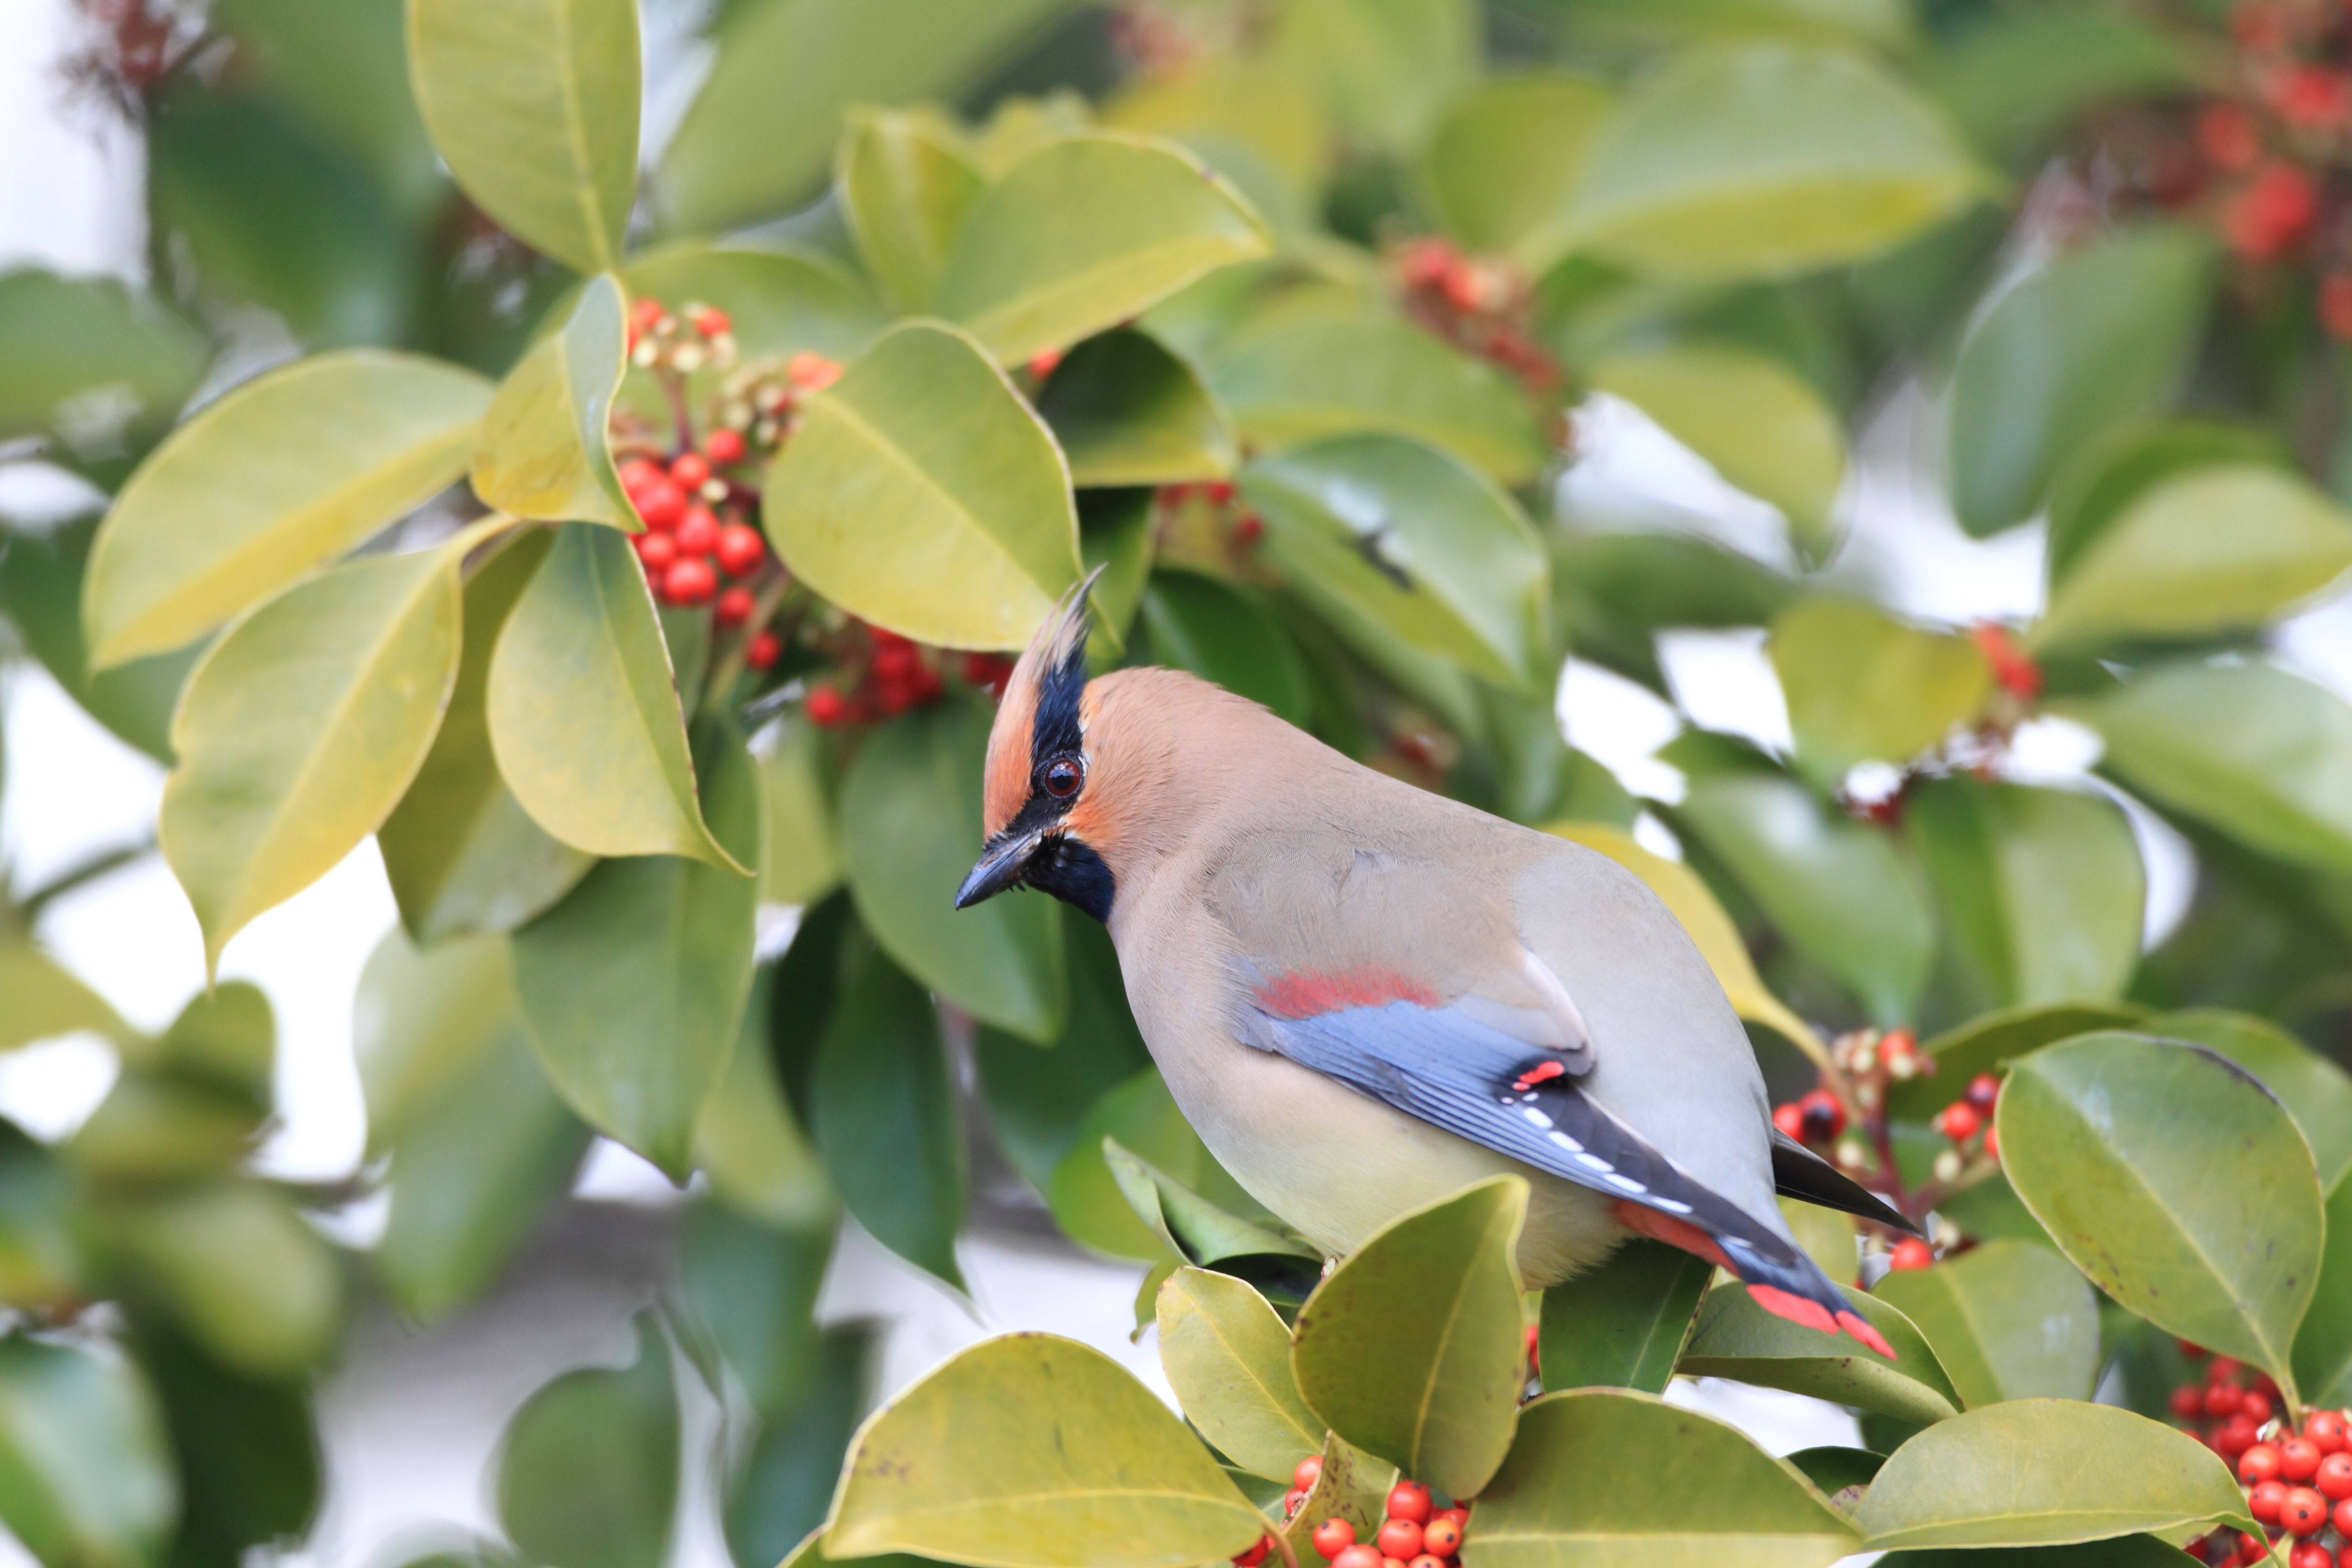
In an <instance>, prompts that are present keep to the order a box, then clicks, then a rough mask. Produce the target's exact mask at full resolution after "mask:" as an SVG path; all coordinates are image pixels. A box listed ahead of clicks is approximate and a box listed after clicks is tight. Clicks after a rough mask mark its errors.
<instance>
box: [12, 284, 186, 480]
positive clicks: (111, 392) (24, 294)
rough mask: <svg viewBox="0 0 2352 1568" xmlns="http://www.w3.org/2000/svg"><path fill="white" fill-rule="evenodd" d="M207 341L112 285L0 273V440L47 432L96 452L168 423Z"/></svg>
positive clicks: (154, 306)
mask: <svg viewBox="0 0 2352 1568" xmlns="http://www.w3.org/2000/svg"><path fill="white" fill-rule="evenodd" d="M205 357H206V353H205V340H204V338H203V337H202V336H201V335H200V334H199V333H197V332H196V331H194V329H193V328H191V327H189V326H188V325H187V324H186V323H185V322H184V321H180V320H179V319H178V318H177V317H175V316H173V315H172V314H170V313H169V312H168V311H166V310H163V309H162V308H161V307H160V306H158V305H157V304H155V303H154V302H153V301H152V300H148V299H147V298H145V297H144V296H142V295H139V294H134V293H132V292H131V290H130V289H125V288H124V287H123V286H122V284H121V283H120V282H119V281H117V280H116V279H111V278H62V277H59V276H58V274H56V273H54V272H47V271H43V270H41V269H40V268H32V267H25V268H12V269H11V270H9V271H7V272H5V273H0V364H5V366H6V367H7V368H6V370H5V371H0V439H6V440H15V439H16V438H18V437H25V436H37V435H41V434H43V433H45V432H54V433H57V434H58V435H60V436H63V437H65V439H66V441H67V444H68V446H72V447H77V448H79V447H84V446H93V447H100V448H103V447H107V446H110V445H113V444H115V443H118V442H120V441H121V440H122V439H123V438H124V435H125V433H126V431H128V432H147V431H152V430H156V429H159V428H161V427H162V426H164V425H167V424H169V423H170V422H171V419H172V416H173V415H174V414H176V413H177V412H178V411H179V407H180V405H181V403H182V402H184V400H185V399H186V397H187V395H188V394H189V393H191V392H193V391H194V390H195V384H196V378H197V376H198V375H200V374H202V373H203V371H204V365H205Z"/></svg>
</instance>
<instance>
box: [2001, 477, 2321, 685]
mask: <svg viewBox="0 0 2352 1568" xmlns="http://www.w3.org/2000/svg"><path fill="white" fill-rule="evenodd" d="M2347 566H2352V518H2347V517H2346V516H2345V514H2344V512H2343V510H2341V509H2340V508H2338V507H2337V506H2336V504H2335V502H2333V501H2331V500H2328V498H2327V497H2326V496H2325V495H2323V494H2321V493H2320V492H2319V491H2318V490H2316V489H2313V488H2312V487H2311V486H2310V485H2308V484H2306V483H2305V482H2304V481H2303V480H2302V479H2297V478H2295V477H2294V475H2292V474H2289V473H2284V472H2282V471H2280V470H2279V469H2277V468H2270V467H2266V466H2261V465H2254V464H2239V465H2234V466H2230V467H2222V468H2202V469H2196V470H2192V471H2190V472H2189V473H2186V474H2182V475H2179V477H2177V478H2174V479H2167V480H2165V481H2163V482H2161V483H2159V484H2158V485H2156V486H2155V487H2154V488H2152V489H2149V490H2148V491H2147V492H2146V493H2145V494H2143V495H2142V496H2140V497H2139V498H2138V499H2137V500H2135V501H2133V502H2132V503H2131V504H2130V505H2129V506H2128V507H2126V509H2125V510H2124V511H2123V513H2122V514H2121V515H2120V516H2118V517H2117V518H2116V519H2115V521H2112V522H2110V523H2109V524H2108V525H2107V526H2106V527H2105V529H2104V530H2102V531H2100V533H2099V535H2098V537H2097V538H2095V540H2093V541H2091V542H2089V543H2088V544H2087V545H2085V546H2084V549H2083V552H2082V555H2081V557H2080V559H2078V560H2076V561H2075V562H2074V563H2073V565H2072V567H2071V569H2070V570H2069V571H2068V573H2067V574H2066V576H2065V578H2064V579H2063V581H2062V582H2061V583H2060V584H2059V585H2058V589H2057V592H2056V593H2055V595H2053V597H2052V600H2051V604H2050V609H2049V613H2048V614H2047V615H2046V616H2043V617H2042V622H2041V624H2040V625H2038V626H2036V627H2035V628H2034V632H2033V642H2034V644H2035V646H2036V647H2041V648H2044V649H2050V650H2057V649H2062V648H2063V649H2071V650H2081V649H2084V648H2088V647H2097V646H2099V645H2100V644H2103V643H2107V642H2113V641H2116V640H2119V639H2123V638H2127V637H2211V636H2216V635H2219V634H2221V633H2223V632H2229V631H2234V630H2238V629H2241V628H2243V627H2248V626H2260V625H2262V624H2263V622H2264V621H2267V620H2269V619H2270V618H2272V617H2273V616H2276V615H2279V614H2281V613H2283V612H2284V611H2285V610H2286V609H2287V608H2288V607H2289V606H2290V605H2293V604H2294V602H2295V601H2297V600H2299V599H2303V598H2305V597H2307V596H2309V595H2313V594H2315V593H2317V592H2319V591H2320V590H2321V589H2323V588H2325V587H2326V586H2327V584H2330V583H2332V582H2334V581H2335V580H2336V577H2338V576H2339V575H2341V574H2342V573H2343V572H2344V570H2345V568H2346V567H2347Z"/></svg>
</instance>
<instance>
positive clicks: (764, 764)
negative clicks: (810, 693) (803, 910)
mask: <svg viewBox="0 0 2352 1568" xmlns="http://www.w3.org/2000/svg"><path fill="white" fill-rule="evenodd" d="M822 744H823V742H822V736H821V734H820V732H819V731H818V730H817V729H816V727H815V726H814V725H813V724H806V723H803V722H801V721H798V720H787V721H785V722H784V724H783V725H782V727H781V729H780V731H779V732H778V733H777V735H776V737H775V739H774V742H773V743H772V745H770V746H769V748H768V750H767V752H765V753H764V754H762V755H761V758H760V780H761V784H762V786H763V789H764V794H765V796H766V799H767V803H768V863H767V865H766V866H764V867H762V868H761V871H760V897H761V900H763V901H764V902H768V903H775V904H802V905H805V904H813V903H814V902H816V901H817V900H819V899H822V898H823V897H824V896H825V895H826V894H827V893H829V892H831V891H833V889H835V888H837V887H839V886H841V848H840V846H839V845H837V844H836V843H835V841H834V827H833V803H832V802H831V801H830V800H828V799H826V798H825V787H824V774H823V773H822V771H821V767H822V763H821V760H820V753H821V751H822Z"/></svg>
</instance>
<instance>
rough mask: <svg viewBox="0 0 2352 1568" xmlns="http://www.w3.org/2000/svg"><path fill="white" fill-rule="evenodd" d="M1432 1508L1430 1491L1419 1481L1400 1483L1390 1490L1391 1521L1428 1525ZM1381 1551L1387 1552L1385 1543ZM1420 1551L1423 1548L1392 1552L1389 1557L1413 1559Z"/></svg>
mask: <svg viewBox="0 0 2352 1568" xmlns="http://www.w3.org/2000/svg"><path fill="white" fill-rule="evenodd" d="M1430 1508H1431V1503H1430V1500H1429V1489H1428V1488H1427V1487H1425V1486H1423V1485H1422V1484H1421V1483H1420V1482H1419V1481H1399V1482H1398V1483H1397V1484H1396V1485H1394V1486H1392V1487H1391V1488H1390V1489H1389V1517H1390V1518H1391V1519H1407V1520H1411V1521H1412V1522H1413V1523H1414V1524H1417V1525H1419V1524H1426V1523H1428V1522H1429V1512H1430ZM1381 1550H1383V1551H1386V1550H1387V1546H1386V1543H1385V1542H1383V1543H1382V1547H1381ZM1420 1551H1421V1548H1419V1547H1418V1546H1416V1547H1414V1548H1413V1549H1412V1551H1411V1552H1389V1555H1390V1556H1391V1557H1412V1556H1414V1555H1417V1554H1418V1553H1419V1552H1420Z"/></svg>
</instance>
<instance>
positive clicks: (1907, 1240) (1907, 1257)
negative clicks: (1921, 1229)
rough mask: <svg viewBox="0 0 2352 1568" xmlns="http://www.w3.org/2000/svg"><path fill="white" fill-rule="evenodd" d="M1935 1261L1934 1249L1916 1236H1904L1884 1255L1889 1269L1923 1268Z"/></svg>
mask: <svg viewBox="0 0 2352 1568" xmlns="http://www.w3.org/2000/svg"><path fill="white" fill-rule="evenodd" d="M1935 1261H1936V1249H1935V1248H1934V1247H1930V1246H1928V1245H1927V1243H1926V1242H1924V1241H1922V1240H1920V1239H1919V1238H1918V1237H1916V1236H1906V1237H1904V1238H1903V1239H1902V1240H1900V1241H1898V1242H1896V1243H1895V1247H1894V1249H1893V1250H1892V1251H1890V1252H1888V1253H1887V1255H1886V1267H1887V1268H1891V1269H1905V1268H1927V1266H1928V1265H1930V1264H1932V1263H1934V1262H1935Z"/></svg>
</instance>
